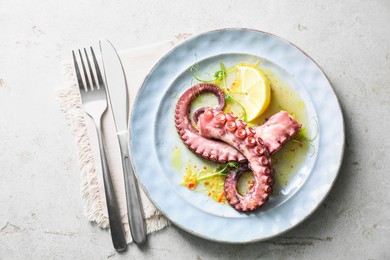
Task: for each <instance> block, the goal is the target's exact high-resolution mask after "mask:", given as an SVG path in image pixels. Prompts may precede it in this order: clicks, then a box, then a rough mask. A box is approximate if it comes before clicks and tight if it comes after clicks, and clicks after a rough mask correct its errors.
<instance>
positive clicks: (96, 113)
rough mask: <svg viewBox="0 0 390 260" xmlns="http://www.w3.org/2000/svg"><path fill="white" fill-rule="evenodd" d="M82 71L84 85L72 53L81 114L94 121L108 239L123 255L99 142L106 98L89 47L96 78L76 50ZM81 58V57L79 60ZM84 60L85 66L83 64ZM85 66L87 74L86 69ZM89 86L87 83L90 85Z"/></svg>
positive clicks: (117, 217) (122, 238)
mask: <svg viewBox="0 0 390 260" xmlns="http://www.w3.org/2000/svg"><path fill="white" fill-rule="evenodd" d="M78 53H79V56H80V61H81V67H82V71H83V72H84V73H83V74H84V81H83V77H82V74H81V72H80V68H79V65H78V62H77V59H76V55H75V52H74V51H72V55H73V61H74V67H75V71H76V75H77V81H78V85H79V90H80V95H81V100H82V104H83V107H84V110H85V112H86V113H87V114H88V115H89V116H90V117H91V118H92V119H93V120H94V121H95V125H96V131H97V136H98V140H99V148H100V157H101V162H102V170H103V180H104V189H105V193H106V201H107V209H108V218H109V223H110V229H111V238H112V242H113V244H114V248H115V249H116V250H117V251H123V250H125V249H126V247H127V243H126V238H125V233H124V230H123V226H122V221H121V215H120V212H119V207H118V203H117V199H116V196H115V192H114V187H113V185H112V180H111V175H110V171H109V169H108V164H107V158H106V154H105V151H104V144H103V140H102V120H101V119H102V115H103V114H104V112H105V111H106V110H107V94H106V87H105V85H104V82H103V79H102V74H101V72H100V69H99V64H98V62H97V60H96V56H95V53H94V51H93V49H92V47H91V54H92V58H93V63H94V67H95V72H96V78H97V80H96V78H95V74H94V71H93V68H92V66H91V63H90V61H89V58H88V53H87V50H86V49H85V48H84V55H82V53H81V51H80V50H78ZM83 56H84V57H83ZM85 60H86V62H85ZM85 63H87V65H88V70H87V69H86V65H85ZM84 82H85V84H84ZM90 82H91V83H90Z"/></svg>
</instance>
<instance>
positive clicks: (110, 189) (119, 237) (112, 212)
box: [96, 122, 127, 252]
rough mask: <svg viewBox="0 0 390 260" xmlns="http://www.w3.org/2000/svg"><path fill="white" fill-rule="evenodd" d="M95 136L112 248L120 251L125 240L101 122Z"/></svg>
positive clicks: (123, 247) (125, 243)
mask: <svg viewBox="0 0 390 260" xmlns="http://www.w3.org/2000/svg"><path fill="white" fill-rule="evenodd" d="M96 130H97V136H98V140H99V149H100V158H101V161H102V169H103V182H104V190H105V194H106V202H107V210H108V220H109V223H110V229H111V238H112V243H113V245H114V248H115V249H116V250H117V251H118V252H120V251H123V250H125V249H126V247H127V242H126V237H125V233H124V230H123V226H122V218H121V214H120V211H119V207H118V202H117V199H116V196H115V191H114V186H113V185H112V180H111V174H110V170H109V169H108V164H107V158H106V153H105V151H104V150H105V149H104V145H103V139H102V133H101V122H99V125H97V126H96Z"/></svg>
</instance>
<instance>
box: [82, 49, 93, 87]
mask: <svg viewBox="0 0 390 260" xmlns="http://www.w3.org/2000/svg"><path fill="white" fill-rule="evenodd" d="M79 55H80V59H81V66H82V67H83V71H84V77H85V83H86V85H87V91H88V90H93V87H92V86H91V84H90V83H89V79H88V73H87V70H86V69H85V64H84V59H83V56H82V55H81V51H80V49H79ZM86 58H87V59H88V56H86ZM91 77H92V75H91Z"/></svg>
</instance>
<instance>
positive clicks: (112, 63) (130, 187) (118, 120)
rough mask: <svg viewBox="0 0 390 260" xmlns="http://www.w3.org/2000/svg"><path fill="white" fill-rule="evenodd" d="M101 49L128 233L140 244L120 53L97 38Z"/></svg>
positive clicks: (140, 217)
mask: <svg viewBox="0 0 390 260" xmlns="http://www.w3.org/2000/svg"><path fill="white" fill-rule="evenodd" d="M100 52H101V54H102V60H103V67H104V73H105V77H106V85H107V92H108V97H109V102H110V105H111V110H112V113H113V116H114V122H115V127H116V133H117V137H118V141H119V146H120V151H121V155H122V166H123V175H124V181H125V193H126V204H127V212H128V219H129V225H130V232H131V235H132V237H133V241H134V243H136V244H137V245H141V244H143V243H145V241H146V227H145V221H144V216H143V210H142V204H141V199H140V195H139V189H138V184H137V179H136V176H135V174H134V170H133V167H132V164H131V159H130V153H129V142H128V140H129V137H130V133H129V128H128V119H129V101H128V89H127V82H126V77H125V74H124V70H123V66H122V62H121V60H120V58H119V55H118V53H117V51H116V50H115V48H114V46H113V45H112V44H111V43H110V42H109V41H108V40H101V41H100Z"/></svg>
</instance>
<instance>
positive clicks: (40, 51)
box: [0, 0, 390, 259]
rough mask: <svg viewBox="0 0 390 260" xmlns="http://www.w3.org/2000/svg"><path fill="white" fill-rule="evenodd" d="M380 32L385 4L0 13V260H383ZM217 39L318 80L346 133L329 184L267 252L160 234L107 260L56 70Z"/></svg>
mask: <svg viewBox="0 0 390 260" xmlns="http://www.w3.org/2000/svg"><path fill="white" fill-rule="evenodd" d="M162 21H163V22H162ZM389 25H390V1H387V0H377V1H352V0H349V1H336V0H329V1H303V0H302V1H287V0H280V1H246V0H245V1H231V0H229V1H206V0H202V1H179V0H177V1H164V2H162V1H160V2H159V3H158V4H157V3H156V2H155V1H150V0H144V1H104V0H102V1H92V0H87V1H76V0H72V1H49V0H41V1H21V0H14V1H11V0H0V147H1V152H0V259H41V258H42V259H105V258H110V259H112V258H130V259H142V258H154V259H172V258H177V259H217V258H224V259H236V258H241V259H243V258H245V259H247V258H249V259H254V258H263V257H264V258H275V259H289V258H299V259H313V258H319V259H332V258H339V259H341V258H342V259H345V258H346V259H355V258H358V259H386V258H387V259H388V258H389V257H390V249H389V248H390V195H389V187H390V176H389V171H388V168H389V166H390V157H389V155H388V153H387V152H388V150H389V149H390V141H389V137H388V136H387V134H388V131H389V128H390V116H389V113H388V110H389V109H390V105H389V99H390V98H389V97H390V26H389ZM223 27H249V28H255V29H259V30H264V31H268V32H272V33H274V34H277V35H279V36H281V37H283V38H286V39H288V40H289V41H291V42H293V43H295V44H296V45H298V46H300V47H301V48H302V49H303V50H304V51H306V52H307V53H308V54H309V55H310V56H311V57H312V58H314V60H316V61H317V62H318V63H319V64H320V66H321V67H322V68H323V70H324V71H325V72H326V73H327V75H328V76H329V79H330V81H331V82H332V84H333V86H334V90H335V92H336V93H337V95H338V97H339V99H340V103H341V106H342V109H343V112H344V117H345V125H346V150H345V157H344V161H343V164H342V167H341V170H340V175H339V177H338V179H337V182H336V184H335V186H334V188H333V189H332V191H331V193H330V195H329V196H328V198H327V199H326V200H325V202H324V203H323V204H322V205H321V206H320V207H319V209H318V210H317V211H316V212H315V213H314V214H313V215H312V216H311V217H310V218H309V219H307V220H306V221H305V222H304V223H302V224H301V225H299V226H298V227H297V228H295V229H294V230H292V231H290V232H288V233H287V234H284V235H283V236H281V237H279V238H276V239H273V240H271V241H267V242H263V243H255V244H248V245H223V244H218V243H213V242H209V241H206V240H203V239H200V238H197V237H194V236H192V235H190V234H187V233H186V232H184V231H181V230H180V229H178V228H176V227H173V226H171V227H168V228H165V229H164V230H161V231H159V232H157V233H154V234H152V235H150V236H149V240H148V243H147V245H146V246H144V247H143V248H141V249H139V248H138V247H137V246H135V245H131V246H130V247H129V248H128V250H127V252H126V253H124V254H117V253H116V252H115V251H114V250H113V248H112V246H111V242H110V236H109V233H108V232H105V231H101V230H99V229H98V228H96V227H95V226H93V225H91V224H89V223H88V222H87V221H86V220H85V218H84V216H83V214H82V204H81V198H80V186H79V175H78V162H77V158H76V151H75V146H74V144H73V140H72V136H71V133H70V131H69V129H68V127H67V126H66V124H65V122H64V118H63V115H62V113H61V112H60V110H59V107H58V105H57V103H56V99H55V96H54V92H53V88H54V87H55V86H59V85H61V82H62V80H63V77H62V74H61V61H62V60H63V59H69V58H70V50H71V49H73V48H77V47H80V46H87V45H89V44H91V43H95V42H96V41H97V40H98V39H100V38H101V37H105V38H108V39H111V40H112V41H113V42H115V43H117V48H118V49H124V48H129V47H136V46H139V45H143V44H147V43H152V42H156V41H160V40H165V39H171V38H174V37H179V36H180V35H182V34H187V33H191V34H196V33H199V32H203V31H207V30H210V29H216V28H223ZM243 232H245V230H243Z"/></svg>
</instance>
